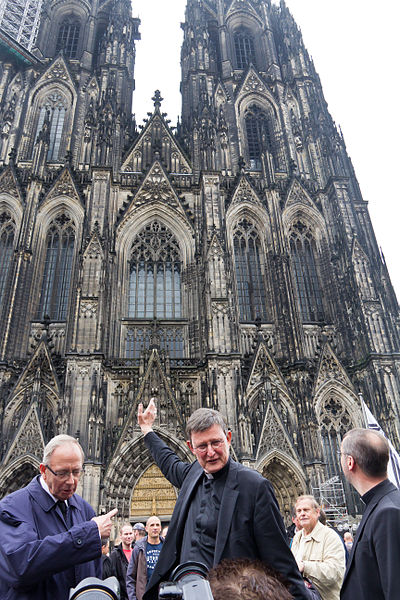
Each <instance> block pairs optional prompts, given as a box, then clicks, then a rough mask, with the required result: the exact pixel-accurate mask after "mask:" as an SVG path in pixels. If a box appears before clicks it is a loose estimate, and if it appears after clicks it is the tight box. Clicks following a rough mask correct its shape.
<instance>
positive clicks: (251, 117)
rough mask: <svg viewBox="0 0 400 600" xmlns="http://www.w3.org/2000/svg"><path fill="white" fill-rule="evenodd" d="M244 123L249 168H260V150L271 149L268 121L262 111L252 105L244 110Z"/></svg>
mask: <svg viewBox="0 0 400 600" xmlns="http://www.w3.org/2000/svg"><path fill="white" fill-rule="evenodd" d="M245 124H246V136H247V147H248V152H249V159H250V168H252V169H254V170H260V169H261V154H262V152H263V151H264V150H266V149H269V150H270V151H272V136H271V131H270V123H269V120H268V117H267V115H266V114H265V113H264V111H263V110H262V109H261V108H260V107H258V106H256V105H253V106H251V107H250V108H248V109H247V110H246V113H245Z"/></svg>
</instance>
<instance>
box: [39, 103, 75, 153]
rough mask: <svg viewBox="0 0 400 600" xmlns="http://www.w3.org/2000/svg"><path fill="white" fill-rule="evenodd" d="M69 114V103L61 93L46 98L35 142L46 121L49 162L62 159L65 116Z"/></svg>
mask: <svg viewBox="0 0 400 600" xmlns="http://www.w3.org/2000/svg"><path fill="white" fill-rule="evenodd" d="M66 112H67V103H66V100H65V98H64V97H63V96H62V94H60V93H59V92H53V93H52V94H50V95H49V96H47V97H46V99H45V100H44V102H43V104H42V105H41V106H40V112H39V119H38V124H37V127H36V135H35V138H34V139H35V141H36V140H37V138H38V136H39V134H40V132H41V131H42V128H43V125H44V122H45V119H47V125H48V132H49V136H48V143H49V150H48V152H47V160H50V161H52V160H58V159H59V158H60V149H61V147H62V133H63V129H64V122H65V115H66Z"/></svg>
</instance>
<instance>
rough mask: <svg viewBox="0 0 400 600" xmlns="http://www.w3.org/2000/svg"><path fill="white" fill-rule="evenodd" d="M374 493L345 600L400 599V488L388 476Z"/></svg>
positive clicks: (354, 553) (346, 583)
mask: <svg viewBox="0 0 400 600" xmlns="http://www.w3.org/2000/svg"><path fill="white" fill-rule="evenodd" d="M370 492H372V498H371V499H368V503H367V506H366V509H365V512H364V515H363V518H362V519H361V523H360V525H359V526H358V529H357V533H356V536H355V539H354V543H353V547H352V549H351V553H350V558H349V562H348V564H347V569H346V573H345V575H344V580H343V585H342V589H341V592H340V597H341V598H342V599H343V600H383V599H385V600H396V598H400V491H399V490H398V489H397V488H396V487H395V486H394V485H393V484H392V483H391V482H390V481H389V480H388V479H386V480H385V481H383V482H381V483H380V484H378V485H377V486H375V487H374V488H373V489H372V490H370ZM368 494H369V493H368ZM363 498H364V496H363Z"/></svg>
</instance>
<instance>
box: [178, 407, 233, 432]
mask: <svg viewBox="0 0 400 600" xmlns="http://www.w3.org/2000/svg"><path fill="white" fill-rule="evenodd" d="M213 425H219V426H220V427H221V428H222V429H223V430H224V433H225V435H226V434H227V433H228V426H227V424H226V422H225V419H224V417H223V416H222V415H221V413H220V412H218V411H217V410H213V409H212V408H198V409H197V410H195V411H194V413H193V414H192V415H190V417H189V419H188V421H187V423H186V436H187V439H188V440H191V436H192V433H193V432H195V433H196V432H197V431H206V430H207V429H210V427H212V426H213Z"/></svg>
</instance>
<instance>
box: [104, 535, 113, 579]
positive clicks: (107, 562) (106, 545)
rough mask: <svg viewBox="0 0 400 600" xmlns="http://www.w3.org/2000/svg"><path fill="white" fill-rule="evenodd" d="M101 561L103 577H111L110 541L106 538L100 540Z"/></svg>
mask: <svg viewBox="0 0 400 600" xmlns="http://www.w3.org/2000/svg"><path fill="white" fill-rule="evenodd" d="M101 563H102V567H103V579H108V577H111V575H112V572H111V560H110V543H109V541H108V540H107V539H103V540H101Z"/></svg>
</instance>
